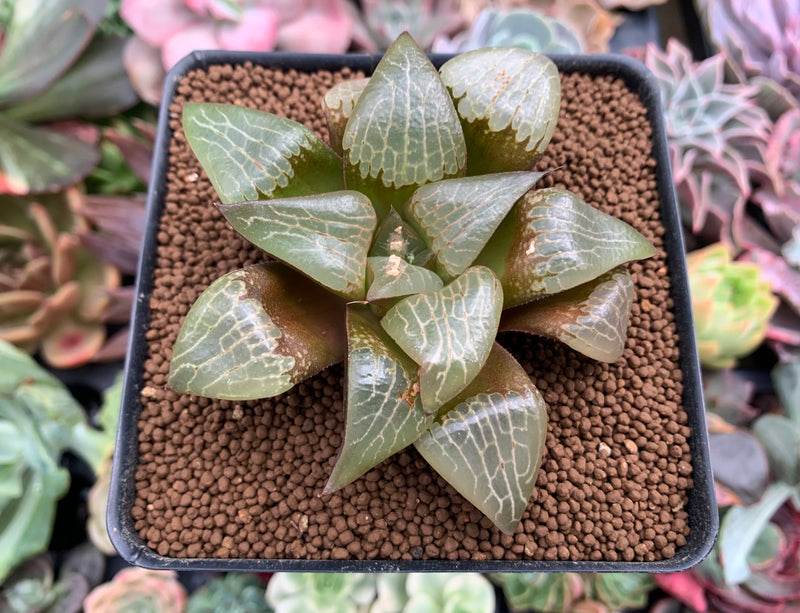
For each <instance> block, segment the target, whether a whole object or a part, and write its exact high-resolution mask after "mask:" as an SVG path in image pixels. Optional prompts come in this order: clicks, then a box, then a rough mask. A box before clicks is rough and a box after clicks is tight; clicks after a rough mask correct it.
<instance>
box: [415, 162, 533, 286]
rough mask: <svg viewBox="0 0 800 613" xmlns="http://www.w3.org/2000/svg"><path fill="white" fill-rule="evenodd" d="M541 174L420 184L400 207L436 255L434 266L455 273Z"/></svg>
mask: <svg viewBox="0 0 800 613" xmlns="http://www.w3.org/2000/svg"><path fill="white" fill-rule="evenodd" d="M544 174H545V173H542V172H504V173H496V174H493V175H483V176H478V177H466V178H460V179H447V180H444V181H437V182H436V183H428V184H427V185H423V186H422V187H420V188H419V189H418V190H417V191H415V192H414V195H413V196H411V199H410V200H409V201H408V203H407V204H406V206H405V207H404V213H405V217H406V219H408V220H409V221H410V222H411V223H412V224H414V225H415V226H416V227H417V228H418V229H419V231H420V234H421V235H422V237H423V238H424V239H425V240H426V241H427V242H428V245H430V247H431V249H432V250H433V252H434V254H436V263H437V269H438V270H439V271H440V272H442V273H444V274H445V275H448V276H449V277H451V278H452V277H457V276H458V275H460V274H461V273H462V272H464V271H465V270H466V269H467V267H468V266H469V265H470V264H472V262H473V261H474V260H475V258H476V257H477V256H478V254H479V253H480V252H481V250H482V249H483V248H484V247H485V246H486V242H487V241H488V240H489V239H490V238H491V236H492V234H494V232H495V230H497V226H499V225H500V222H501V221H503V218H504V217H505V216H506V215H507V214H508V212H509V211H510V210H511V207H512V206H514V203H515V202H516V201H517V200H519V199H520V198H521V197H522V195H523V194H524V193H525V192H527V191H528V190H529V189H530V188H531V187H533V185H534V183H536V181H538V180H539V179H540V178H541V177H542V176H543V175H544Z"/></svg>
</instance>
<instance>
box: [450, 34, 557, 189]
mask: <svg viewBox="0 0 800 613" xmlns="http://www.w3.org/2000/svg"><path fill="white" fill-rule="evenodd" d="M440 72H441V75H442V81H443V82H444V84H445V85H446V86H447V89H448V90H449V91H450V94H451V95H452V96H453V100H454V101H455V103H456V108H457V109H458V115H459V117H460V118H461V124H462V126H463V128H464V138H465V139H466V143H467V159H468V160H469V164H468V167H467V172H468V174H469V175H479V174H486V173H490V172H505V171H511V170H528V169H529V168H531V166H533V163H534V162H535V161H536V160H537V159H538V158H539V156H540V155H541V154H542V151H544V148H545V147H547V144H548V143H549V142H550V139H551V138H552V136H553V131H554V130H555V127H556V122H557V121H558V112H559V105H560V103H561V81H560V79H559V75H558V69H557V68H556V66H555V64H553V62H551V61H550V60H549V59H548V58H546V57H545V56H543V55H539V54H538V53H534V52H532V51H527V50H525V49H513V48H489V49H477V50H475V51H468V52H467V53H462V54H461V55H457V56H456V57H454V58H452V59H451V60H448V61H447V62H446V63H445V64H444V65H443V66H442V68H441V70H440ZM476 75H477V76H478V77H479V78H476Z"/></svg>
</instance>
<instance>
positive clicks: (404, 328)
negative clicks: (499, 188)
mask: <svg viewBox="0 0 800 613" xmlns="http://www.w3.org/2000/svg"><path fill="white" fill-rule="evenodd" d="M502 306H503V290H502V288H501V287H500V283H499V281H498V280H497V277H495V275H494V274H493V273H492V271H491V270H489V269H488V268H485V267H482V266H480V267H474V268H470V269H468V270H467V271H466V272H465V273H464V274H462V275H461V276H460V277H458V278H457V279H456V280H455V281H453V282H452V283H450V284H449V285H447V286H445V287H443V288H442V289H440V290H438V291H436V292H429V293H427V294H417V295H415V296H409V297H408V298H404V299H403V300H401V301H400V302H398V303H397V304H396V305H395V306H393V307H392V308H391V309H390V310H389V312H388V313H387V314H386V315H385V316H384V317H383V319H382V320H381V324H382V325H383V327H384V329H385V330H386V331H387V332H388V333H389V336H391V337H392V338H393V339H394V341H395V342H396V343H397V344H398V345H399V346H400V348H401V349H403V351H405V352H406V353H407V354H408V355H409V356H411V358H412V359H413V360H414V361H415V362H417V364H419V365H420V394H421V396H422V404H423V406H424V407H425V410H426V411H427V412H429V413H430V412H433V411H436V410H438V409H439V407H441V406H442V405H443V404H444V403H445V402H447V401H448V400H450V399H451V398H453V397H454V396H455V395H456V394H458V393H459V392H460V391H461V390H463V389H464V388H465V387H466V386H467V385H468V384H469V383H470V381H472V380H473V379H474V378H475V375H477V374H478V371H480V369H481V368H482V367H483V365H484V363H485V362H486V358H487V357H488V356H489V352H490V351H491V348H492V343H493V342H494V338H495V336H496V334H497V325H498V323H499V321H500V311H501V309H502Z"/></svg>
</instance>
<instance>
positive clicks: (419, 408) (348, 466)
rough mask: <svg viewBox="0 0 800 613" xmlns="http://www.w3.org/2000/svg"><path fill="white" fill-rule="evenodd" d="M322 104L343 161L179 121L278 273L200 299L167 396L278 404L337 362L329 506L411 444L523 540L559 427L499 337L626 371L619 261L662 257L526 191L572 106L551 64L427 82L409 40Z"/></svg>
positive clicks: (273, 137)
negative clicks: (544, 343)
mask: <svg viewBox="0 0 800 613" xmlns="http://www.w3.org/2000/svg"><path fill="white" fill-rule="evenodd" d="M476 75H479V76H478V77H477V78H476ZM323 106H324V109H325V112H326V115H327V117H328V123H329V127H330V132H331V139H330V140H331V144H332V146H333V147H334V148H333V149H332V148H331V147H329V146H328V145H327V144H326V143H324V142H322V141H321V140H320V139H319V138H318V137H317V136H316V135H315V134H314V133H313V132H311V131H310V130H309V129H308V128H306V127H305V126H303V125H300V124H298V123H295V122H293V121H290V120H288V119H285V118H283V117H278V116H276V115H271V114H268V113H263V112H259V111H256V110H251V109H247V108H243V107H240V106H233V105H220V104H205V103H191V104H187V105H186V106H185V107H184V111H183V128H184V132H185V135H186V139H187V141H188V143H189V145H190V146H191V148H192V150H193V151H194V153H195V155H196V156H197V158H198V160H199V161H200V164H201V165H202V167H203V169H204V170H205V171H206V173H207V175H208V177H209V179H210V180H211V183H212V185H213V186H214V188H215V189H216V192H217V195H218V197H219V199H220V201H221V203H220V204H219V205H218V207H219V210H220V211H221V212H222V214H223V215H224V216H225V218H226V219H227V220H228V221H229V222H230V224H231V225H232V226H233V227H234V228H235V229H236V230H237V231H238V232H239V233H240V234H241V235H242V236H244V237H245V238H246V239H247V240H249V241H250V242H252V243H253V244H255V245H256V246H258V247H260V248H261V249H263V250H264V251H266V252H267V253H268V254H269V255H271V256H273V257H274V258H275V259H277V260H278V261H277V262H268V263H264V264H259V265H255V266H252V267H249V268H246V269H243V270H237V271H234V272H231V273H228V274H227V275H225V276H223V277H222V278H220V279H218V280H217V281H215V282H214V283H213V284H211V286H210V287H208V289H206V290H205V291H204V292H203V294H201V296H200V297H199V298H198V299H197V301H196V302H195V304H194V305H193V306H192V308H191V310H190V311H189V313H188V314H187V315H186V318H185V320H184V322H183V324H182V327H181V329H180V332H179V334H178V337H177V340H176V342H175V345H174V348H173V351H172V359H171V363H170V375H169V383H168V384H169V386H170V387H171V388H172V389H173V390H175V391H177V392H181V393H189V394H196V395H200V396H207V397H214V398H222V399H228V400H246V399H255V398H266V397H271V396H276V395H278V394H282V393H284V392H286V391H287V390H289V389H291V388H292V387H293V386H294V385H295V384H297V383H299V382H301V381H303V380H305V379H306V378H308V377H310V376H312V375H314V374H316V373H318V372H319V371H321V370H322V369H324V368H326V367H328V366H330V365H332V364H335V363H337V362H339V361H341V360H343V359H346V368H347V377H346V381H345V383H344V386H345V390H346V398H347V403H346V429H345V435H344V444H343V447H342V449H341V451H340V454H339V457H338V459H337V462H336V465H335V467H334V469H333V473H332V475H331V477H330V480H329V481H328V484H327V486H326V488H325V491H324V492H323V493H330V492H333V491H335V490H337V489H339V488H341V487H343V486H344V485H346V484H348V483H350V482H352V481H353V480H355V479H357V478H358V477H360V476H361V475H363V474H364V473H365V472H367V471H368V470H370V469H371V468H373V467H374V466H376V465H377V464H379V463H380V462H382V461H383V460H385V459H386V458H388V457H390V456H391V455H393V454H394V453H396V452H398V451H400V450H402V449H403V448H405V447H407V446H408V445H411V444H414V445H415V446H416V448H417V449H418V450H419V452H420V453H421V454H422V456H423V457H425V459H426V460H427V461H428V462H429V463H430V464H431V466H433V467H434V468H435V470H436V471H438V472H439V473H440V474H441V475H442V476H443V477H444V478H445V479H446V480H447V481H448V482H450V483H451V484H452V485H453V486H454V487H455V488H456V489H457V490H458V491H459V492H460V493H461V494H462V495H463V496H464V497H465V498H467V499H468V500H469V501H470V502H472V503H473V504H474V505H475V506H476V507H477V508H478V509H480V510H481V511H482V512H483V513H485V514H486V515H487V516H488V517H489V518H490V519H491V520H492V521H493V522H494V523H495V524H496V525H497V526H498V527H499V528H500V529H501V530H503V531H505V532H513V531H514V530H515V528H516V526H517V524H518V523H519V520H520V518H521V516H522V513H523V512H524V510H525V507H526V506H527V503H528V498H529V496H530V494H531V492H532V491H533V487H534V483H535V481H536V475H537V472H538V469H539V465H540V463H541V459H542V455H543V451H544V448H543V446H544V440H545V434H546V428H547V418H546V412H545V411H546V409H545V405H544V401H543V398H542V395H541V394H540V393H539V391H538V390H537V389H536V388H535V386H534V385H533V384H532V382H531V380H530V377H529V376H528V375H527V374H526V373H525V370H524V369H523V368H522V366H521V365H520V364H519V363H518V362H517V361H516V360H515V359H514V358H513V357H512V356H511V355H510V354H509V353H508V352H507V351H505V350H504V349H503V348H502V347H501V346H500V345H498V344H497V343H496V342H495V337H496V335H497V332H498V330H519V331H524V332H529V333H532V334H539V335H544V336H549V337H552V338H556V339H559V340H561V341H562V342H564V343H566V344H567V345H569V346H570V347H572V348H573V349H575V350H576V351H580V352H582V353H584V354H586V355H588V356H590V357H592V358H594V359H599V360H604V361H607V362H615V361H616V360H618V359H619V358H620V357H621V355H622V352H623V349H624V347H625V337H626V330H627V325H628V319H629V315H630V307H631V303H632V300H633V295H634V291H633V289H634V288H633V281H632V279H631V276H630V274H629V273H628V272H627V271H626V270H625V268H624V266H623V264H625V263H626V262H628V261H631V260H635V259H640V258H646V257H650V256H651V255H653V254H654V249H653V247H652V245H651V244H650V243H649V242H648V241H647V240H646V239H645V238H644V237H643V236H642V235H641V234H639V233H638V232H637V231H636V230H634V229H633V228H632V227H630V226H629V225H627V224H625V223H624V222H622V221H620V220H618V219H616V218H614V217H611V216H609V215H606V214H604V213H602V212H600V211H599V210H597V209H596V208H594V207H593V206H591V205H589V204H587V203H585V202H583V200H581V199H580V198H579V197H578V196H576V195H575V194H573V193H571V192H569V191H566V190H563V189H555V188H548V189H539V190H534V189H533V187H534V185H535V184H536V182H537V181H538V180H539V179H540V178H541V177H542V175H543V173H540V172H532V171H530V168H531V167H532V166H533V164H534V163H535V161H536V160H537V159H538V158H539V156H540V155H541V153H542V151H543V150H544V148H545V146H546V145H547V143H548V142H549V141H550V138H551V137H552V135H553V131H554V129H555V125H556V121H557V118H558V112H559V106H560V80H559V75H558V70H557V69H556V67H555V65H554V64H553V63H552V62H551V61H550V60H549V59H547V58H546V57H544V56H541V55H539V54H536V53H534V52H531V51H527V50H523V49H505V48H493V49H483V50H478V51H472V52H469V53H465V54H463V55H459V56H456V57H454V58H453V59H451V60H449V61H448V62H446V63H445V64H444V65H443V66H442V67H441V69H440V70H438V71H437V70H436V68H434V66H433V65H432V64H431V62H430V61H429V59H428V58H427V56H426V55H425V54H424V53H423V52H422V50H421V49H420V48H419V47H418V46H417V45H416V44H415V43H414V41H413V39H412V38H411V37H410V36H408V35H407V34H404V35H401V36H400V37H399V38H398V39H397V40H396V41H395V43H394V44H393V45H392V46H391V47H390V49H389V50H388V51H387V53H386V55H385V56H384V57H383V59H382V60H381V62H380V63H379V64H378V66H377V68H376V70H375V72H374V74H373V75H372V77H371V78H369V79H361V80H357V81H353V82H348V83H343V84H340V85H337V86H336V87H334V88H333V89H332V90H331V91H329V92H328V93H327V94H326V96H325V97H324V100H323ZM504 309H507V310H506V311H505V314H504V312H503V311H504Z"/></svg>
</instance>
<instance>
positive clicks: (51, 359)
mask: <svg viewBox="0 0 800 613" xmlns="http://www.w3.org/2000/svg"><path fill="white" fill-rule="evenodd" d="M105 340H106V327H105V324H102V323H90V322H82V321H78V320H76V319H73V318H71V317H66V318H64V319H62V320H61V321H60V322H59V324H58V325H57V326H56V327H55V328H54V329H53V330H52V331H50V332H49V333H48V334H47V336H45V337H44V339H43V340H42V357H43V358H44V360H45V362H47V363H48V364H49V365H50V366H53V367H55V368H77V367H78V366H83V365H84V364H87V363H88V362H90V361H91V360H92V358H94V356H95V354H96V353H97V352H98V351H100V348H101V347H102V346H103V343H104V342H105Z"/></svg>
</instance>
